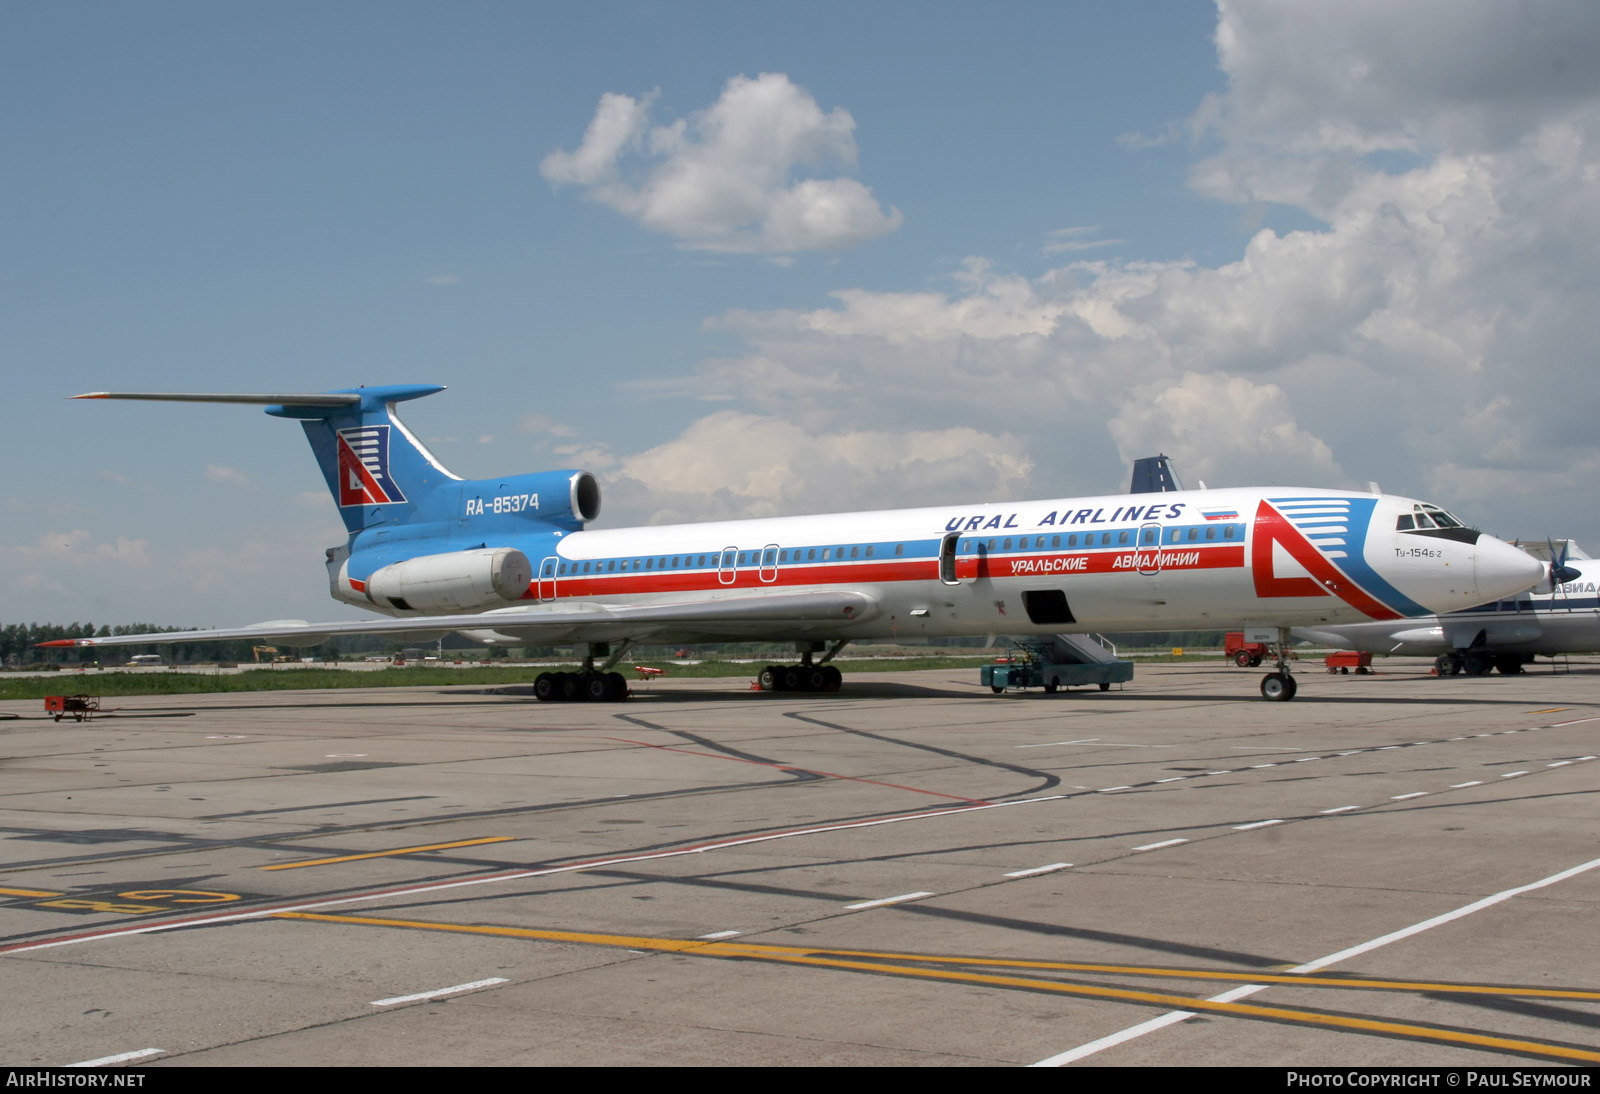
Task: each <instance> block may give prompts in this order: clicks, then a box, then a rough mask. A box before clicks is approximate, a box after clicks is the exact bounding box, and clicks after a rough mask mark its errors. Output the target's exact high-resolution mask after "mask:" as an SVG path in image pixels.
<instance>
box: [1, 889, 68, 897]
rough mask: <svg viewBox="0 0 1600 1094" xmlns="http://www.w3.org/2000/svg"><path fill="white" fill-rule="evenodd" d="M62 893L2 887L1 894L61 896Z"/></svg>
mask: <svg viewBox="0 0 1600 1094" xmlns="http://www.w3.org/2000/svg"><path fill="white" fill-rule="evenodd" d="M60 895H61V894H60V893H47V892H45V891H44V890H43V889H0V896H60Z"/></svg>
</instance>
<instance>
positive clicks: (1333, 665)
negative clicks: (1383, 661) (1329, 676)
mask: <svg viewBox="0 0 1600 1094" xmlns="http://www.w3.org/2000/svg"><path fill="white" fill-rule="evenodd" d="M1322 663H1323V664H1324V665H1327V666H1328V671H1329V672H1330V673H1333V672H1342V673H1345V674H1346V675H1349V672H1350V670H1351V669H1355V670H1356V671H1357V672H1359V673H1363V674H1365V673H1370V672H1371V671H1372V654H1370V653H1361V652H1358V651H1356V650H1336V651H1335V652H1333V653H1330V654H1328V656H1326V657H1324V658H1323V659H1322Z"/></svg>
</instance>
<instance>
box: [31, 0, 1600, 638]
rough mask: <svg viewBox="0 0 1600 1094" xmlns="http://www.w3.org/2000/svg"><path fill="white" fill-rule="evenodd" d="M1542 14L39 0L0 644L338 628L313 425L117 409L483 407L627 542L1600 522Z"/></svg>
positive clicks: (1557, 44) (1577, 166)
mask: <svg viewBox="0 0 1600 1094" xmlns="http://www.w3.org/2000/svg"><path fill="white" fill-rule="evenodd" d="M1501 7H1503V6H1502V5H1494V4H1476V3H1466V2H1463V3H1460V4H1452V5H1446V6H1440V5H1438V4H1434V3H1419V4H1416V5H1413V6H1409V7H1408V8H1407V9H1406V10H1404V11H1400V12H1398V13H1397V12H1394V11H1391V10H1390V6H1385V5H1378V4H1368V3H1366V2H1359V3H1350V4H1345V5H1340V6H1338V7H1337V8H1334V7H1328V6H1311V5H1308V6H1306V9H1305V10H1297V11H1292V12H1284V11H1281V10H1278V9H1276V8H1275V7H1274V6H1273V5H1258V4H1256V3H1226V4H1224V5H1222V6H1221V7H1220V9H1219V8H1213V7H1210V6H1207V5H1202V4H1176V3H1174V4H1150V5H1104V4H1001V5H989V6H985V7H982V8H977V7H973V6H971V5H957V4H927V3H918V4H891V3H881V4H871V5H859V4H852V5H843V4H809V5H798V6H788V7H782V8H780V7H779V6H776V5H750V4H695V5H647V4H595V5H586V6H583V7H581V8H579V9H577V10H568V9H567V8H565V7H562V8H558V7H556V6H552V5H533V4H492V3H476V4H474V3H467V4H458V5H452V6H450V7H449V8H446V7H445V6H443V5H436V4H431V5H428V4H400V3H384V4H376V3H372V4H357V3H342V4H316V5H313V4H293V3H278V4H271V5H245V4H198V3H197V4H183V3H146V4H140V5H125V4H109V3H76V4H12V5H8V6H6V7H5V8H4V9H0V157H3V158H0V301H3V304H0V308H3V312H0V315H3V318H4V325H5V329H6V338H5V339H4V342H3V343H0V346H3V350H0V352H3V353H4V355H5V362H6V365H5V376H6V380H7V386H8V389H9V391H8V397H7V398H6V400H5V401H4V403H3V405H0V416H3V417H0V421H3V424H4V429H5V435H6V436H7V437H8V438H9V439H10V440H11V441H12V442H13V450H14V451H26V452H28V453H30V456H31V457H32V458H31V459H30V460H28V461H26V462H25V463H22V462H19V463H18V464H15V465H14V466H13V468H12V474H11V475H10V476H8V477H7V480H6V481H5V483H4V484H3V485H0V499H3V505H4V508H3V509H0V512H4V514H5V522H4V528H3V531H0V620H10V619H19V618H20V619H40V620H43V619H51V620H59V621H65V620H70V619H85V618H92V619H94V620H95V621H96V622H122V621H130V620H134V619H139V620H150V621H155V622H163V623H195V624H202V625H204V624H225V623H240V622H246V621H249V620H250V619H255V618H267V617H281V616H285V615H291V616H305V617H309V618H319V617H320V618H331V617H336V616H340V615H342V614H343V610H342V609H340V608H339V607H338V606H337V605H335V604H333V602H332V601H330V600H328V599H327V597H326V588H325V585H324V584H323V583H322V582H323V578H322V572H321V548H322V547H323V546H327V545H329V544H331V543H334V542H336V541H337V539H338V538H339V523H338V519H337V516H336V514H335V512H334V511H333V507H332V505H331V503H329V502H328V501H327V499H326V498H325V497H321V496H319V495H320V493H321V491H320V481H319V479H318V476H317V473H316V470H315V467H314V465H313V464H312V462H311V460H310V459H309V456H308V454H307V453H306V452H305V451H304V446H303V442H302V441H301V439H300V438H299V437H298V436H297V435H296V431H295V430H293V429H292V428H290V427H286V426H285V424H284V423H282V422H277V421H273V420H270V419H267V418H266V417H265V416H263V415H261V414H259V413H257V412H255V411H252V410H248V409H232V408H198V407H184V406H177V407H168V406H144V405H109V404H70V403H66V402H64V401H63V398H64V396H66V395H69V394H72V393H75V392H77V391H82V390H91V389H101V388H111V389H151V390H162V389H165V390H195V389H202V390H203V389H216V390H276V391H288V390H317V389H321V388H326V387H341V386H348V385H351V384H358V383H386V382H439V383H444V384H447V385H449V386H450V389H451V390H450V391H449V392H447V393H445V394H442V395H439V396H436V397H434V398H431V399H429V400H427V401H425V402H423V403H418V404H412V407H411V408H410V409H409V413H408V415H407V421H408V422H409V423H410V424H411V425H412V426H413V427H414V428H415V429H416V430H417V431H418V432H419V433H420V434H422V435H423V436H424V437H425V438H427V439H428V440H429V441H430V442H431V443H433V444H434V446H435V448H436V450H437V452H438V453H439V455H440V456H441V457H442V458H443V459H444V460H445V461H446V462H447V464H449V465H450V466H451V467H452V468H453V469H455V470H456V471H457V472H458V473H461V474H463V475H467V476H480V475H491V474H495V473H498V472H504V471H521V470H533V469H538V468H547V467H564V466H581V467H588V468H590V469H592V470H594V471H595V472H596V473H598V474H599V475H600V476H601V477H602V479H603V480H605V481H606V482H607V485H608V493H607V502H606V513H605V515H604V518H603V522H604V523H606V524H608V525H613V526H614V525H617V524H625V523H642V522H648V521H662V520H669V519H701V518H711V517H722V516H737V515H764V514H766V513H770V512H805V511H826V510H832V509H849V508H870V507H878V506H883V505H898V504H923V503H926V504H935V503H942V502H961V501H971V500H974V499H976V498H989V497H996V498H997V497H1019V496H1057V495H1061V494H1067V493H1088V492H1098V491H1109V490H1116V489H1120V488H1121V487H1122V485H1123V484H1124V483H1125V480H1126V467H1127V460H1128V459H1129V458H1131V457H1132V456H1135V455H1143V454H1146V453H1147V451H1148V450H1154V449H1156V448H1163V449H1165V450H1167V451H1169V452H1173V453H1174V454H1175V455H1177V456H1178V457H1179V459H1180V460H1181V461H1183V463H1182V464H1181V465H1180V470H1181V471H1183V472H1184V473H1185V474H1186V475H1187V477H1189V478H1191V479H1193V478H1195V477H1203V478H1207V479H1208V481H1211V482H1212V484H1213V485H1223V484H1246V483H1252V482H1264V481H1273V482H1297V483H1299V484H1302V485H1330V486H1342V485H1352V484H1354V485H1363V484H1364V483H1365V482H1366V481H1367V480H1368V479H1373V478H1375V479H1378V480H1380V482H1381V483H1382V485H1383V486H1384V487H1385V488H1386V489H1390V490H1394V491H1402V492H1409V493H1413V494H1417V495H1420V496H1425V497H1429V498H1432V499H1435V500H1438V501H1440V502H1442V503H1444V504H1446V505H1449V506H1451V507H1453V508H1456V509H1458V510H1460V511H1462V515H1463V516H1465V517H1467V518H1468V519H1469V520H1473V521H1477V522H1480V523H1483V524H1484V525H1485V526H1487V527H1490V528H1492V529H1494V530H1496V531H1499V532H1502V533H1503V534H1507V535H1513V534H1537V535H1543V534H1545V533H1547V532H1549V533H1552V534H1557V535H1560V534H1572V535H1577V536H1579V537H1580V538H1582V537H1584V536H1585V535H1587V536H1588V538H1589V539H1590V540H1595V541H1597V542H1600V537H1597V536H1596V534H1595V531H1596V523H1595V520H1594V518H1593V517H1592V516H1590V515H1589V512H1588V507H1587V506H1580V507H1577V508H1575V507H1574V506H1573V504H1572V499H1573V497H1574V491H1575V490H1576V489H1578V488H1579V485H1580V484H1581V483H1583V482H1584V481H1586V480H1585V479H1584V477H1583V476H1584V472H1585V471H1586V470H1587V469H1588V468H1589V467H1591V466H1592V465H1593V464H1594V462H1595V459H1594V452H1593V447H1592V444H1591V443H1590V438H1589V432H1588V417H1589V415H1588V414H1586V413H1585V412H1584V411H1585V408H1587V409H1588V410H1592V408H1593V406H1594V401H1593V395H1594V394H1595V381H1594V378H1593V377H1592V375H1591V371H1592V370H1591V369H1590V368H1589V367H1588V364H1587V362H1588V359H1589V357H1590V356H1591V354H1590V353H1589V351H1588V350H1587V346H1588V345H1592V344H1593V343H1592V342H1590V341H1587V340H1588V339H1590V338H1591V337H1592V335H1593V334H1594V333H1595V332H1594V331H1593V330H1592V329H1591V328H1592V327H1593V325H1594V321H1593V320H1592V319H1591V318H1589V313H1590V312H1591V311H1592V308H1591V307H1588V306H1586V305H1585V304H1584V301H1585V300H1586V299H1592V290H1593V289H1594V288H1595V287H1596V286H1595V278H1594V265H1593V263H1594V259H1593V258H1592V257H1590V256H1591V255H1593V254H1594V253H1596V252H1595V248H1594V247H1593V246H1592V245H1591V244H1593V243H1594V242H1595V238H1594V237H1595V235H1596V234H1600V229H1597V225H1596V217H1595V214H1593V213H1591V212H1589V208H1590V207H1591V206H1595V205H1596V204H1597V203H1595V202H1594V201H1593V197H1594V194H1593V189H1594V180H1595V178H1596V177H1597V176H1596V174H1595V162H1596V154H1595V145H1594V138H1595V133H1596V128H1595V118H1596V108H1595V94H1596V89H1595V86H1594V79H1593V77H1592V74H1591V73H1590V72H1589V70H1590V69H1592V68H1593V67H1594V66H1593V64H1592V56H1593V54H1592V52H1589V53H1586V52H1585V50H1586V48H1587V47H1588V46H1589V45H1593V44H1594V43H1595V41H1596V28H1595V23H1596V19H1595V17H1594V16H1592V15H1591V14H1590V9H1589V8H1588V7H1587V6H1584V5H1579V4H1571V5H1568V4H1558V3H1545V4H1533V5H1531V6H1529V7H1527V8H1526V10H1524V11H1523V14H1522V15H1521V16H1520V17H1519V18H1518V19H1517V20H1512V21H1510V22H1508V21H1507V20H1508V18H1509V17H1508V16H1506V15H1505V14H1504V13H1503V12H1501V11H1500V10H1499V9H1500V8H1501ZM1446 10H1448V11H1449V12H1450V13H1451V14H1450V19H1449V25H1450V27H1451V33H1450V34H1448V35H1441V34H1438V33H1434V31H1435V29H1436V28H1437V27H1438V26H1439V25H1440V23H1439V20H1440V19H1441V18H1442V17H1443V16H1444V13H1445V12H1446ZM1519 10H1522V9H1519ZM1219 27H1220V33H1219ZM1396 42H1402V43H1410V45H1409V46H1408V47H1407V48H1406V49H1403V50H1402V49H1397V48H1396V46H1395V43H1396ZM1353 72H1359V73H1362V74H1363V75H1362V76H1361V77H1360V78H1359V79H1358V78H1354V77H1352V76H1351V75H1350V74H1351V73H1353ZM763 74H765V77H764V78H763ZM1480 74H1481V75H1480ZM608 96H609V97H610V98H609V99H608V98H606V97H608ZM622 97H626V98H625V99H624V98H622ZM607 102H610V103H612V104H613V105H619V104H620V106H621V107H622V108H625V109H626V110H631V111H632V113H631V114H630V115H629V117H630V118H632V119H633V122H632V124H633V128H632V129H630V130H629V135H628V139H627V141H625V142H624V143H623V144H622V145H620V146H618V147H617V148H616V149H613V150H612V151H613V152H614V154H612V155H606V154H602V153H604V152H605V149H603V148H600V147H599V146H598V145H590V144H585V140H586V137H585V134H586V133H587V132H588V131H589V130H590V127H591V123H592V122H594V121H595V119H596V117H597V113H598V112H603V110H602V108H603V107H604V105H605V104H606V103H607ZM723 123H726V124H725V127H724V128H723V129H716V128H715V125H718V124H723ZM735 131H737V132H741V133H744V134H745V137H744V138H740V139H739V140H732V139H727V140H722V141H721V142H720V143H719V138H718V133H722V134H723V135H724V136H725V135H726V134H727V133H730V132H735ZM752 134H753V136H752ZM768 135H772V136H773V140H772V141H770V142H768V141H766V140H765V137H766V136H768ZM780 138H781V139H780ZM784 140H788V141H789V143H788V144H784ZM585 150H587V151H588V153H589V155H588V158H587V159H584V158H583V156H584V154H585ZM552 154H555V158H552ZM561 156H566V157H569V159H568V160H567V161H565V162H568V163H569V164H570V163H576V162H578V161H579V160H580V159H581V160H582V162H583V163H584V164H586V165H587V166H585V167H584V168H583V170H578V169H577V168H570V169H568V170H567V173H566V174H565V175H563V174H562V171H561V169H560V168H559V166H558V164H559V157H561ZM584 171H588V172H589V173H588V174H584ZM713 176H714V177H716V178H720V179H722V180H723V181H727V182H729V187H730V188H729V190H728V194H729V195H733V194H735V191H738V197H737V200H735V197H733V196H729V197H728V198H727V200H723V199H722V198H721V197H719V196H718V195H717V194H716V193H712V192H711V191H710V190H708V189H707V188H706V187H704V186H701V185H700V184H699V183H698V182H694V181H692V180H698V179H702V178H706V177H713ZM685 178H688V179H690V180H691V182H688V183H685V182H683V180H684V179H685ZM761 179H764V180H766V182H765V183H761V184H759V185H757V184H755V183H752V180H761ZM674 180H676V181H674ZM747 184H748V185H747ZM740 187H744V189H743V190H740ZM808 187H811V188H812V189H808ZM819 194H820V195H821V196H820V197H819V196H818V195H819ZM808 195H809V196H808ZM813 199H815V200H813ZM739 201H744V202H745V204H744V205H742V206H739V205H738V202H739ZM735 206H738V207H737V208H735ZM691 207H692V208H691ZM841 208H844V209H846V210H847V211H849V212H850V213H851V215H852V216H854V217H855V218H856V219H854V220H849V219H848V218H846V219H847V222H846V223H844V226H843V227H838V226H837V225H836V226H835V227H834V228H833V229H829V230H827V231H812V230H811V228H805V229H803V230H802V229H798V228H792V227H791V228H790V229H779V228H774V227H772V226H773V225H777V224H780V223H791V222H790V221H784V220H783V217H784V216H785V215H786V214H785V212H784V211H785V210H790V211H793V210H796V209H798V210H799V211H800V212H801V213H804V214H806V215H807V216H811V217H813V218H814V217H815V216H817V215H820V214H821V213H824V212H827V211H829V210H832V211H834V212H836V213H837V212H838V211H839V209H841ZM751 210H756V212H755V214H753V215H754V216H755V219H751V217H752V214H751ZM762 217H766V218H767V219H766V220H761V218H762ZM793 223H802V221H793ZM803 223H804V224H806V225H814V224H815V223H816V221H815V220H814V219H812V220H804V221H803ZM708 224H709V227H708ZM763 225H765V227H763ZM18 442H20V443H18Z"/></svg>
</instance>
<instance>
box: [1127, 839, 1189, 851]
mask: <svg viewBox="0 0 1600 1094" xmlns="http://www.w3.org/2000/svg"><path fill="white" fill-rule="evenodd" d="M1188 842H1189V841H1188V840H1186V839H1164V840H1162V841H1161V842H1160V843H1147V844H1145V845H1144V846H1143V847H1135V848H1134V850H1135V851H1159V850H1160V849H1161V848H1163V847H1176V846H1178V844H1180V843H1188Z"/></svg>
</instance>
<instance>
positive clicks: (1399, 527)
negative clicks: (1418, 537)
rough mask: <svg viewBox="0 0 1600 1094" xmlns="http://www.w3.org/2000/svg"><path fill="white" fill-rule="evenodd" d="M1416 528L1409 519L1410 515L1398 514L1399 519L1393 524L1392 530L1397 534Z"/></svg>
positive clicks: (1415, 524) (1414, 523)
mask: <svg viewBox="0 0 1600 1094" xmlns="http://www.w3.org/2000/svg"><path fill="white" fill-rule="evenodd" d="M1416 526H1417V522H1416V521H1414V520H1412V519H1411V514H1410V513H1402V514H1400V519H1399V520H1397V521H1395V522H1394V530H1395V531H1397V532H1409V531H1411V530H1412V529H1413V528H1415V527H1416Z"/></svg>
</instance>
